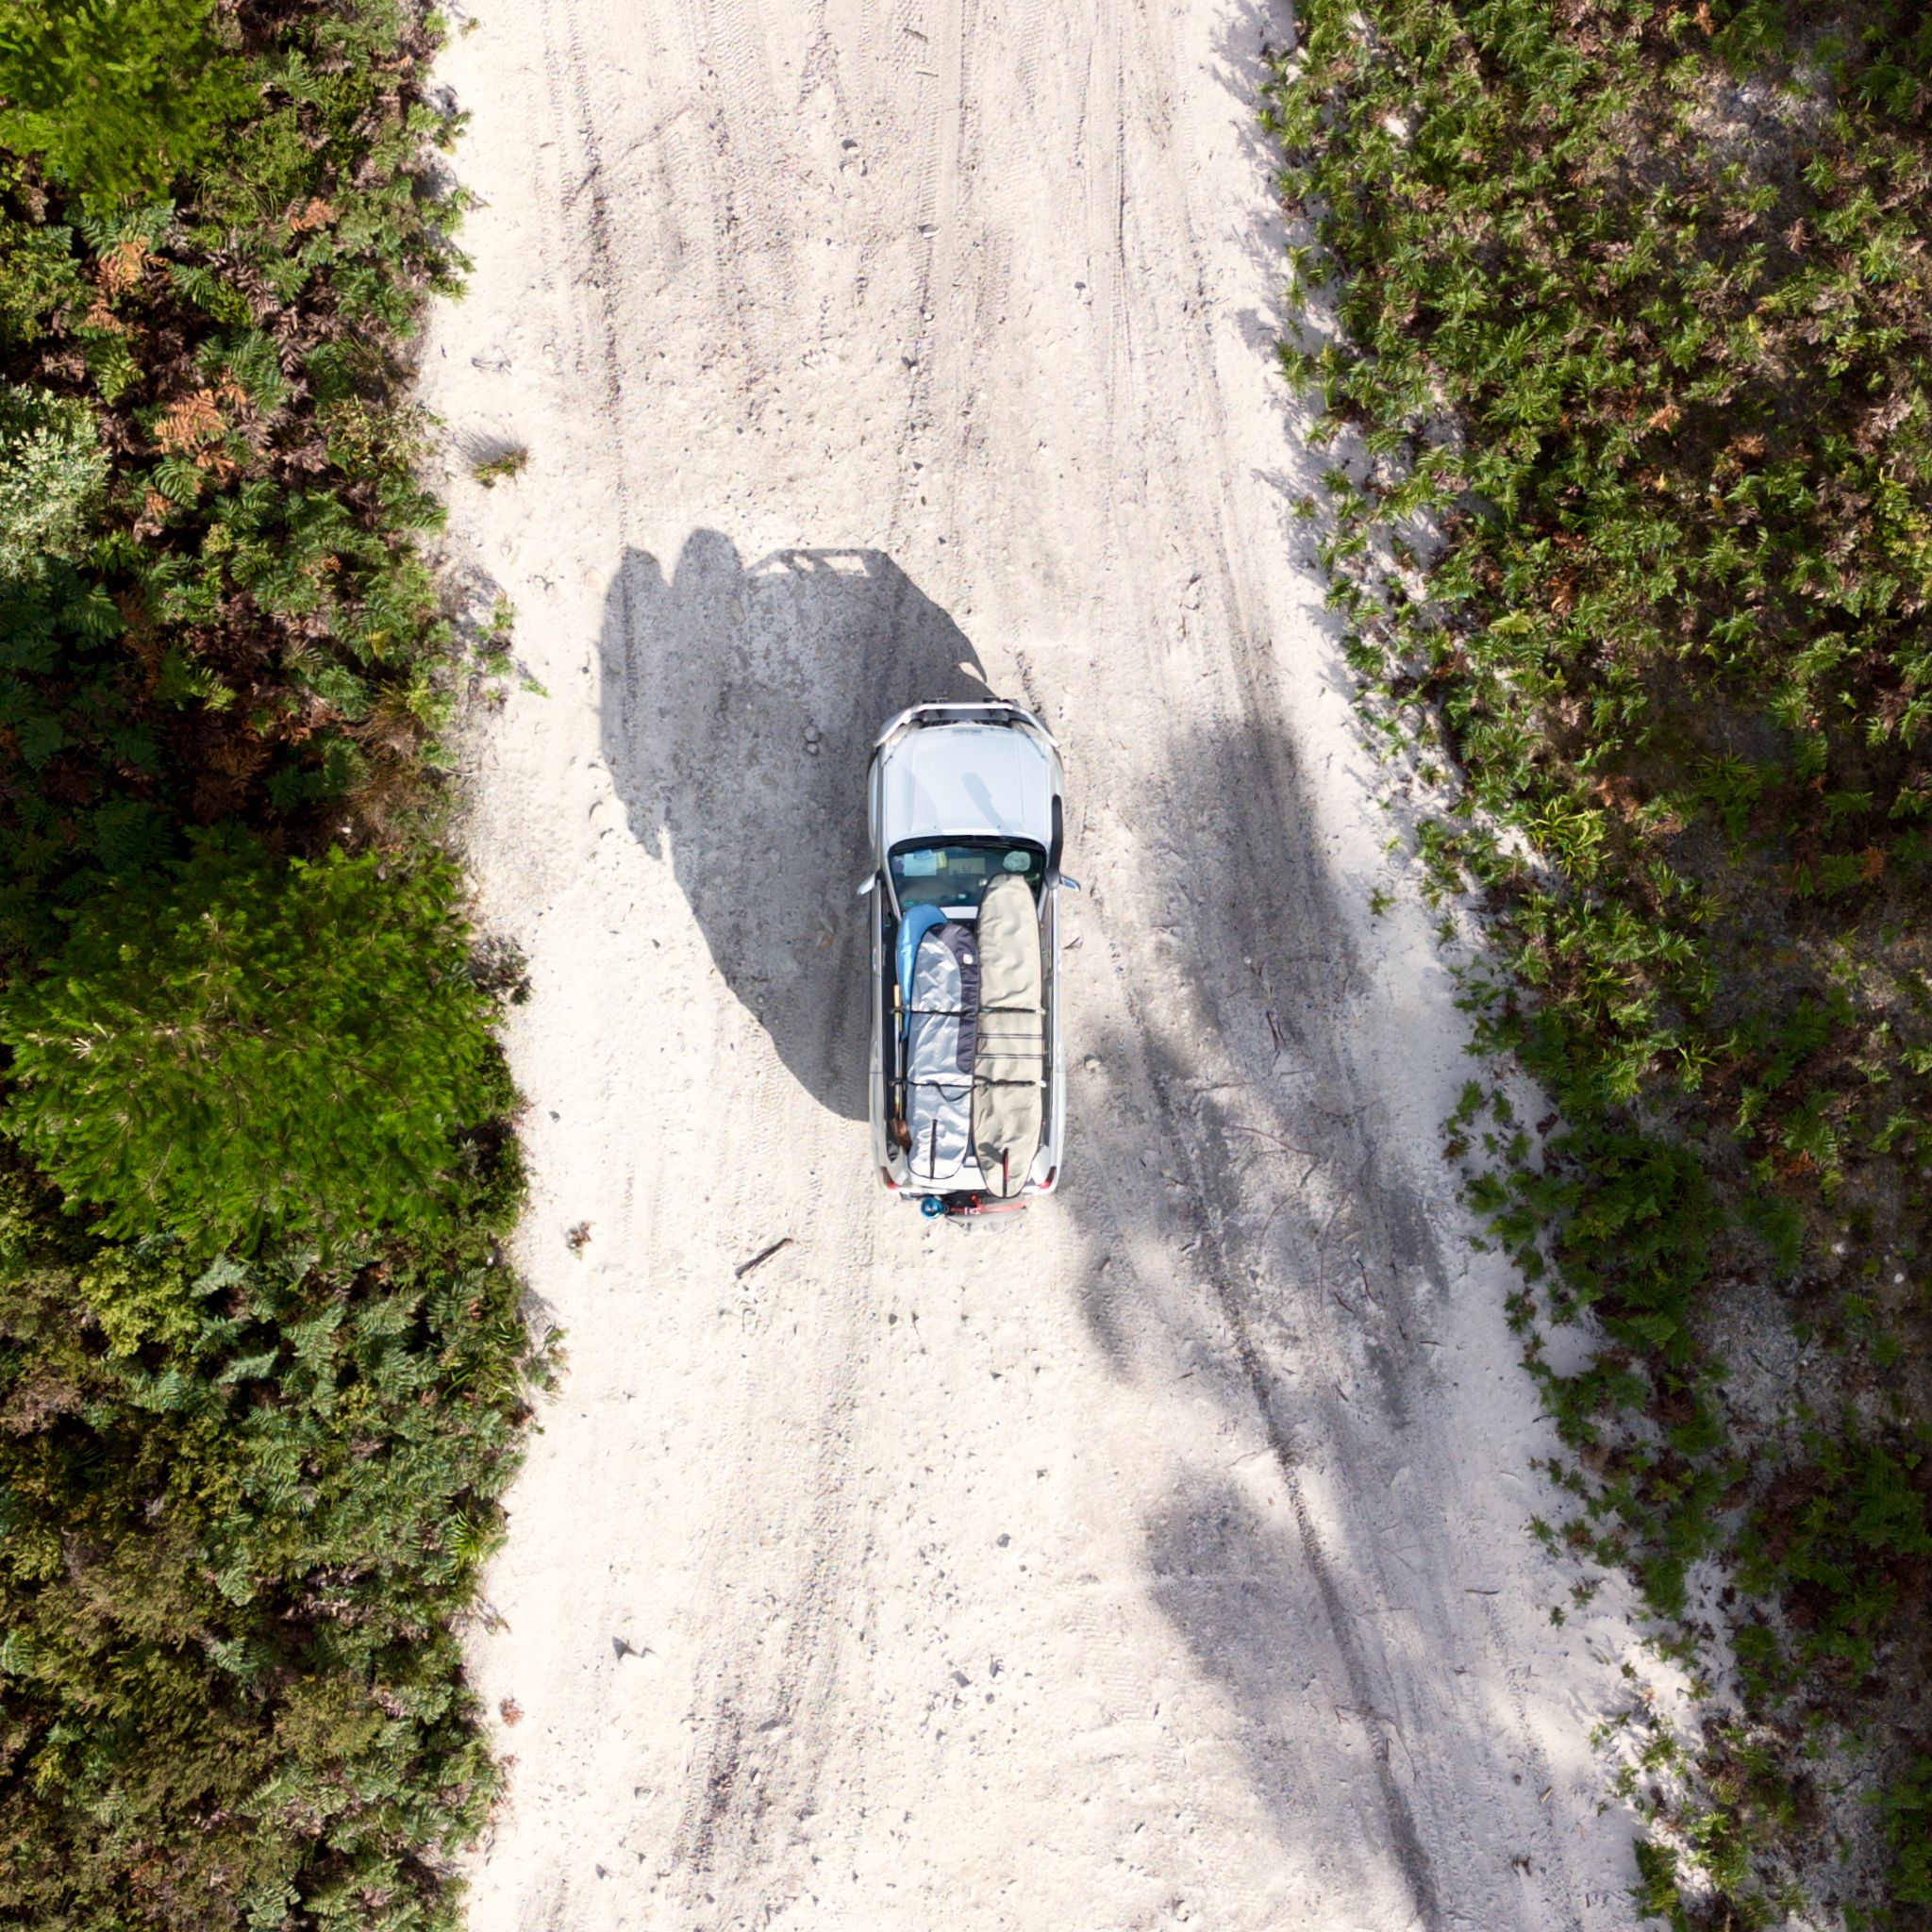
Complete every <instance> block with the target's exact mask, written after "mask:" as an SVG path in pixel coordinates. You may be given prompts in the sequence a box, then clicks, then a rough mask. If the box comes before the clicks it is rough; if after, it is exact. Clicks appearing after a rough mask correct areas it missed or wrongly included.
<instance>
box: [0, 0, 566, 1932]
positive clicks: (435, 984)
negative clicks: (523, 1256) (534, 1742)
mask: <svg viewBox="0 0 1932 1932" xmlns="http://www.w3.org/2000/svg"><path fill="white" fill-rule="evenodd" d="M440 34H441V23H440V22H439V21H438V20H437V19H436V17H435V16H433V15H428V14H425V12H424V11H423V10H422V9H421V8H419V7H417V6H415V5H414V4H411V0H212V4H211V0H123V4H121V5H119V6H116V7H109V8H70V7H61V6H56V5H53V4H51V0H14V4H12V5H9V6H8V7H7V8H4V9H0V1043H4V1045H5V1047H6V1050H7V1061H6V1071H5V1076H4V1078H5V1084H4V1089H0V1921H4V1922H5V1923H6V1924H19V1925H33V1926H36V1927H39V1928H42V1932H107V1928H110V1927H112V1928H117V1932H118V1928H121V1927H125V1926H145V1927H167V1928H181V1932H187V1928H191V1927H192V1928H196V1932H203V1928H219V1927H235V1928H241V1927H244V1926H246V1927H253V1928H263V1927H273V1926H296V1927H318V1928H319V1927H330V1928H365V1927H366V1928H377V1927H380V1928H388V1932H402V1928H410V1932H415V1928H427V1927H454V1926H456V1925H457V1924H459V1923H460V1894H459V1888H458V1883H457V1881H456V1879H455V1877H454V1875H453V1871H454V1860H455V1858H456V1857H457V1855H458V1852H459V1851H460V1850H461V1849H462V1848H463V1847H464V1846H465V1845H466V1844H467V1843H469V1842H470V1841H471V1840H473V1839H474V1838H475V1834H476V1833H477V1831H478V1830H479V1829H480V1828H481V1826H482V1824H483V1823H484V1821H485V1819H486V1817H487V1815H488V1812H489V1808H490V1806H491V1803H492V1801H493V1799H494V1797H495V1795H496V1793H497V1791H498V1790H499V1787H500V1775H501V1774H500V1772H499V1770H498V1768H497V1766H496V1765H495V1764H494V1763H493V1762H492V1760H491V1755H490V1752H489V1749H488V1747H487V1743H486V1741H485V1738H484V1734H483V1731H482V1729H481V1726H480V1724H479V1723H478V1712H477V1710H476V1708H475V1700H474V1698H473V1696H472V1694H471V1693H470V1691H468V1689H467V1688H466V1687H465V1684H464V1681H463V1675H462V1664H461V1657H460V1653H459V1650H458V1641H457V1634H456V1633H457V1626H458V1622H459V1620H460V1619H461V1618H462V1617H463V1616H464V1615H466V1614H468V1613H469V1611H470V1609H471V1607H472V1606H473V1604H474V1598H475V1580H476V1577H477V1574H478V1572H479V1568H480V1566H481V1564H482V1562H483V1560H484V1559H485V1557H487V1556H488V1554H489V1552H490V1550H491V1547H492V1546H493V1543H494V1541H495V1540H496V1538H497V1537H498V1535H499V1533H500V1527H501V1522H502V1512H501V1509H500V1507H499V1503H498V1499H499V1497H500V1496H501V1494H502V1492H503V1490H504V1488H505V1486H506V1485H507V1483H508V1480H509V1477H510V1475H511V1474H512V1473H513V1471H514V1468H515V1466H516V1461H517V1457H518V1454H519V1446H520V1441H521V1436H522V1431H523V1428H524V1426H525V1423H526V1421H527V1418H528V1414H529V1408H528V1404H529V1402H530V1401H531V1400H532V1399H533V1391H535V1390H536V1389H537V1388H538V1387H539V1386H541V1384H542V1382H543V1381H544V1380H545V1378H546V1376H547V1374H548V1364H549V1344H548V1343H547V1342H538V1343H533V1341H532V1340H531V1338H530V1337H529V1335H528V1334H527V1333H526V1330H525V1324H524V1322H523V1320H522V1317H521V1313H520V1295H521V1290H520V1286H519V1284H518V1282H517V1280H516V1278H515V1276H514V1274H512V1272H511V1271H510V1269H509V1268H508V1265H507V1264H506V1261H505V1259H504V1256H503V1252H502V1247H501V1243H502V1241H503V1239H504V1238H505V1237H506V1236H507V1234H508V1231H509V1229H510V1228H511V1226H512V1225H513V1223H514V1220H515V1216H516V1213H517V1210H518V1207H519V1203H520V1198H521V1191H522V1177H521V1170H520V1167H519V1162H518V1156H517V1149H516V1143H515V1140H514V1136H513V1134H512V1132H511V1131H510V1125H509V1123H510V1120H511V1117H512V1115H513V1113H514V1110H515V1108H516V1097H515V1095H514V1093H513V1092H512V1091H511V1088H510V1084H509V1081H508V1075H507V1073H506V1071H505V1067H504V1063H503V1058H502V1055H501V1052H500V1050H499V1049H498V1046H497V1043H496V1039H495V1034H494V1027H495V1024H496V1021H497V1019H498V1017H499V1014H500V1011H501V1007H502V1003H503V1001H504V1000H505V999H506V998H508V997H514V995H515V988H516V973H515V969H514V965H513V963H509V964H507V963H506V962H504V961H503V960H502V959H501V958H498V957H497V956H496V955H495V954H493V953H492V952H491V950H490V949H489V948H488V947H487V946H486V945H485V944H483V943H482V942H481V941H479V939H478V937H477V935H476V934H475V932H474V931H473V930H472V928H471V926H470V924H469V923H468V920H467V917H466V914H465V909H464V901H463V893H462V889H461V882H460V879H459V878H458V874H457V873H456V870H455V868H454V866H453V865H452V863H451V861H450V860H449V858H447V857H446V856H445V855H444V853H443V851H442V849H441V833H442V830H443V827H444V826H445V824H446V821H447V817H448V809H449V799H448V791H447V784H446V775H445V774H446V772H447V769H448V764H449V760H448V758H447V756H446V754H445V751H444V748H443V745H442V741H441V734H442V733H443V731H444V729H445V727H446V725H447V724H449V722H450V720H451V718H452V715H453V711H454V708H455V706H456V704H457V703H458V698H459V696H460V694H461V692H462V691H463V689H464V687H465V685H466V683H467V682H468V681H470V680H471V679H473V678H474V677H475V675H477V674H478V673H479V671H480V672H485V673H487V672H489V671H491V669H492V668H499V667H498V666H497V665H496V664H495V661H494V660H493V659H492V658H491V653H492V652H499V651H500V632H501V629H502V625H501V622H500V621H496V622H492V623H491V624H488V625H472V624H469V623H467V622H466V621H464V622H459V621H458V619H459V618H460V616H461V613H458V612H455V611H453V610H452V609H451V608H447V600H446V598H445V595H444V593H443V591H441V587H440V586H439V583H438V580H437V578H436V577H435V575H433V573H432V570H431V567H430V565H429V563H428V562H427V561H426V560H425V555H424V553H423V551H422V549H421V548H420V547H419V543H420V540H421V538H422V536H423V533H425V532H426V531H429V530H432V529H433V528H434V527H435V526H436V524H437V520H438V509H437V506H436V505H435V503H434V502H433V501H432V499H431V498H430V497H429V496H428V494H427V493H426V492H425V490H424V489H423V488H422V487H421V486H420V485H419V483H418V482H417V481H416V476H415V470H416V464H417V461H418V458H419V456H420V455H421V453H422V450H423V446H424V441H425V425H424V424H423V422H422V419H421V418H420V415H419V412H418V411H417V410H416V409H415V408H414V407H413V406H412V405H411V403H410V402H409V399H408V375H409V364H408V353H409V351H408V343H409V339H410V337H411V335H412V334H413V332H414V330H415V327H416V325H417V321H418V318H419V316H420V313H421V311H422V308H423V305H424V303H425V300H426V299H427V298H428V297H429V296H430V295H431V294H432V293H447V292H451V291H454V290H455V289H456V287H457V286H458V277H459V275H460V272H461V269H462V266H463V264H462V260H461V258H460V256H459V255H458V252H457V250H456V247H455V245H454V242H453V241H452V239H451V230H452V226H453V225H454V223H455V221H456V220H457V218H458V214H459V212H460V200H459V197H458V196H456V195H454V194H452V193H450V192H447V191H446V188H445V186H444V184H443V182H442V181H441V176H440V173H439V164H438V161H437V158H436V150H437V149H438V148H439V147H440V146H442V145H445V144H447V142H449V141H450V140H451V139H452V138H453V136H454V133H455V131H456V124H455V122H454V120H453V118H452V117H451V116H450V115H449V114H448V112H447V111H446V110H445V109H444V108H442V107H441V106H440V105H438V103H437V101H436V99H435V97H434V95H433V93H432V92H431V89H430V86H429V78H428V62H429V59H430V58H431V55H432V53H433V51H434V48H435V45H436V42H437V40H438V38H439V36H440Z"/></svg>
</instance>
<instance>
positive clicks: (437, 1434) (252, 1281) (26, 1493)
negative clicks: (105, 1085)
mask: <svg viewBox="0 0 1932 1932" xmlns="http://www.w3.org/2000/svg"><path fill="white" fill-rule="evenodd" d="M49 1207H50V1204H49V1202H48V1201H47V1200H46V1199H45V1198H44V1195H43V1192H42V1190H41V1189H40V1188H39V1187H38V1186H37V1184H36V1183H34V1182H33V1181H32V1179H31V1178H30V1177H29V1176H26V1175H25V1174H21V1173H19V1172H18V1171H16V1170H15V1169H13V1168H12V1167H10V1166H7V1165H5V1164H4V1163H0V1415H4V1416H5V1418H6V1425H5V1426H4V1427H0V1633H4V1634H0V1924H6V1925H8V1926H23V1927H25V1926H33V1927H35V1928H36V1932H110V1928H111V1932H119V1928H122V1927H128V1928H132V1927H136V1926H140V1927H146V1928H150V1932H266V1928H270V1927H290V1928H294V1927H315V1926H320V1925H327V1926H331V1927H335V1928H338V1932H352V1928H353V1932H431V1928H450V1932H456V1928H458V1927H459V1925H460V1923H461V1915H460V1907H459V1894H458V1891H457V1889H456V1888H455V1886H454V1885H453V1884H452V1882H451V1876H450V1874H451V1866H452V1861H453V1858H454V1856H455V1854H456V1853H457V1852H458V1850H459V1848H460V1847H461V1846H462V1845H463V1844H464V1843H465V1842H466V1841H467V1840H470V1839H472V1838H473V1837H474V1836H475V1832H476V1831H477V1830H478V1828H479V1827H480V1826H481V1824H482V1823H483V1820H484V1818H485V1817H486V1815H487V1812H488V1808H489V1806H490V1803H491V1798H492V1797H493V1795H494V1794H495V1792H496V1790H497V1788H498V1775H497V1773H496V1770H495V1768H494V1766H492V1765H491V1761H490V1755H489V1750H488V1746H487V1743H486V1741H485V1739H484V1737H483V1734H482V1732H481V1731H480V1729H479V1727H478V1726H477V1724H476V1723H475V1700H474V1698H473V1697H472V1695H471V1694H470V1692H469V1691H467V1690H466V1689H465V1688H464V1686H463V1683H462V1677H461V1657H460V1653H459V1651H458V1643H457V1640H456V1638H455V1636H454V1634H453V1633H452V1631H451V1630H450V1628H449V1626H448V1617H449V1612H450V1608H451V1607H452V1605H453V1604H457V1603H460V1602H462V1601H464V1600H465V1599H466V1598H467V1597H468V1595H469V1594H470V1592H471V1591H473V1590H474V1587H475V1576H476V1572H477V1568H478V1565H479V1563H480V1561H481V1560H482V1558H483V1557H485V1556H486V1555H487V1554H488V1552H489V1550H490V1549H491V1547H492V1545H493V1542H494V1541H495V1539H496V1537H497V1536H498V1534H499V1533H500V1525H501V1522H502V1514H501V1510H500V1508H499V1507H498V1504H497V1500H496V1499H497V1498H498V1497H499V1496H500V1495H501V1493H502V1491H503V1489H504V1487H505V1485H506V1484H507V1483H508V1480H509V1478H510V1476H511V1474H512V1473H513V1472H514V1470H515V1467H516V1462H517V1455H518V1441H519V1434H520V1428H521V1424H522V1422H523V1420H524V1417H525V1407H524V1403H525V1393H526V1385H525V1377H526V1375H530V1374H535V1375H536V1376H538V1377H539V1378H541V1374H542V1373H543V1370H542V1366H541V1362H540V1361H538V1360H536V1359H535V1358H533V1355H532V1350H531V1345H530V1341H529V1339H528V1338H527V1336H526V1334H525V1329H524V1326H523V1324H522V1322H521V1321H520V1320H519V1319H518V1314H517V1299H518V1293H519V1288H518V1283H517V1281H516V1278H515V1276H514V1275H513V1274H511V1273H510V1271H509V1270H508V1269H507V1268H505V1267H504V1266H502V1265H501V1263H500V1262H499V1261H497V1260H496V1259H495V1257H494V1255H493V1241H492V1240H491V1237H490V1235H489V1234H488V1233H487V1231H486V1230H485V1229H483V1228H481V1227H475V1228H472V1229H470V1230H469V1231H467V1232H465V1233H464V1234H462V1235H460V1236H459V1237H458V1238H457V1239H455V1240H454V1241H439V1242H438V1243H437V1244H436V1245H435V1246H434V1247H433V1248H431V1249H429V1250H427V1251H424V1252H418V1251H416V1250H415V1249H413V1248H411V1247H409V1246H407V1245H401V1246H395V1245H392V1246H391V1247H390V1248H389V1249H388V1250H387V1251H386V1252H385V1254H384V1255H383V1257H382V1258H381V1260H380V1262H379V1263H376V1264H371V1265H366V1266H363V1267H359V1268H341V1269H329V1268H324V1267H311V1266H309V1265H308V1262H307V1259H306V1258H305V1257H286V1256H284V1257H271V1258H267V1259H263V1260H259V1261H256V1262H252V1263H242V1262H239V1261H234V1260H224V1261H220V1262H217V1263H215V1264H213V1265H212V1266H207V1265H202V1264H200V1263H198V1262H197V1261H196V1260H195V1259H194V1257H192V1255H191V1254H190V1253H189V1252H188V1251H186V1250H185V1249H183V1248H182V1246H181V1245H180V1243H178V1242H176V1241H165V1240H163V1241H146V1242H143V1243H141V1244H138V1245H132V1246H124V1245H118V1244H106V1245H104V1244H102V1243H100V1242H98V1241H94V1240H92V1238H90V1237H88V1236H86V1235H85V1234H83V1233H82V1232H81V1231H80V1230H79V1229H78V1228H76V1227H75V1225H74V1224H72V1223H71V1222H66V1221H63V1220H62V1218H61V1217H59V1216H58V1215H56V1214H50V1213H49V1211H48V1210H49Z"/></svg>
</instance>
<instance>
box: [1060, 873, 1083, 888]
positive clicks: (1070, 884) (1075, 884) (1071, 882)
mask: <svg viewBox="0 0 1932 1932" xmlns="http://www.w3.org/2000/svg"><path fill="white" fill-rule="evenodd" d="M1059 883H1060V884H1061V885H1063V886H1064V887H1065V888H1066V889H1067V891H1070V892H1077V891H1079V890H1080V881H1079V880H1078V879H1070V878H1069V877H1068V876H1067V875H1066V874H1065V873H1061V874H1060V877H1059Z"/></svg>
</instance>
